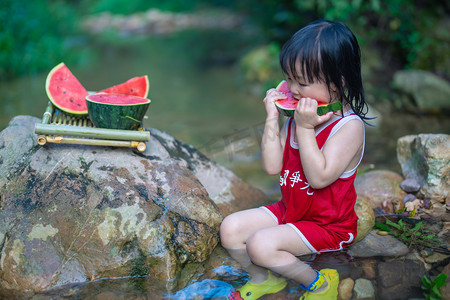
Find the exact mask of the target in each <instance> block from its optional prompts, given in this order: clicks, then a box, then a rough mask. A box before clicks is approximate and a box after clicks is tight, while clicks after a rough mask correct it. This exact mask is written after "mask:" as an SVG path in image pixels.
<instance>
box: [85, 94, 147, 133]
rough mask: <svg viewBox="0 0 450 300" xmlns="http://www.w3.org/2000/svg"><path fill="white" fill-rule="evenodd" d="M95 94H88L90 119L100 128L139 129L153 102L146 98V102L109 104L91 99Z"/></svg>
mask: <svg viewBox="0 0 450 300" xmlns="http://www.w3.org/2000/svg"><path fill="white" fill-rule="evenodd" d="M95 95H96V94H94V95H89V96H86V102H87V106H88V112H89V119H90V120H91V121H92V123H93V124H94V125H95V127H98V128H108V129H121V130H135V129H138V128H139V127H140V126H141V123H142V120H143V119H144V116H145V114H146V112H147V110H148V107H149V106H150V103H151V100H150V99H146V100H148V101H147V102H144V103H130V104H109V103H103V102H97V101H95V100H91V99H90V97H92V96H95ZM133 97H137V96H133ZM137 98H142V97H137Z"/></svg>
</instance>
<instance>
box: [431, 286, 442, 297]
mask: <svg viewBox="0 0 450 300" xmlns="http://www.w3.org/2000/svg"><path fill="white" fill-rule="evenodd" d="M431 292H432V293H433V294H434V295H436V296H437V297H438V299H441V298H442V295H441V292H440V291H439V289H438V288H437V286H433V287H432V288H431ZM433 294H431V295H430V296H433Z"/></svg>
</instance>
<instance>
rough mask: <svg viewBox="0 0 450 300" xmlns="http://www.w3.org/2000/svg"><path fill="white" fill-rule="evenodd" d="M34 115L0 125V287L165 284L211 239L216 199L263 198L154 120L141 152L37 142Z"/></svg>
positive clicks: (199, 257) (222, 202)
mask: <svg viewBox="0 0 450 300" xmlns="http://www.w3.org/2000/svg"><path fill="white" fill-rule="evenodd" d="M39 121H40V120H39V119H36V118H32V117H24V116H21V117H16V118H14V119H13V120H12V121H11V122H10V124H9V126H8V127H7V128H6V129H5V130H3V131H2V132H1V133H0V141H1V143H2V145H4V147H2V148H1V149H0V157H2V158H3V163H2V164H1V165H0V174H1V176H0V189H1V190H2V194H1V199H0V205H1V210H0V244H1V245H2V248H1V258H2V263H1V264H0V279H1V280H0V288H3V289H16V290H22V291H25V290H33V291H41V290H47V289H50V288H57V287H58V286H61V285H64V284H69V283H80V282H86V281H89V280H94V279H100V278H105V277H108V278H118V277H127V276H131V277H134V276H142V275H150V277H151V278H153V280H156V281H158V280H159V281H160V282H161V283H162V285H164V284H165V285H166V286H167V287H168V288H169V287H170V286H172V285H175V284H176V280H174V279H176V278H177V274H179V272H180V271H181V270H182V269H183V267H184V266H187V265H189V264H191V263H196V262H201V261H204V260H206V259H207V258H208V256H209V254H210V253H211V251H212V250H213V249H214V248H215V246H216V245H217V244H218V240H219V235H218V229H219V225H220V222H221V221H222V219H223V214H222V213H221V210H220V209H219V206H220V207H222V208H223V211H231V210H232V209H231V208H230V207H231V206H232V205H233V203H235V202H238V201H242V202H244V201H243V200H244V199H245V202H246V203H245V205H244V206H252V205H253V206H258V205H260V204H259V203H258V200H261V199H262V200H265V199H266V198H265V197H264V195H263V193H262V192H260V191H258V190H256V189H254V188H252V187H250V186H247V185H246V184H245V183H244V182H242V180H240V179H238V178H237V177H236V176H235V175H234V174H233V173H231V172H229V171H228V170H226V169H225V168H223V167H220V166H218V165H216V164H214V163H213V162H211V161H210V160H208V159H207V158H206V157H205V156H203V155H202V154H201V153H199V152H198V151H196V150H195V149H194V148H193V147H191V146H188V145H185V144H183V143H182V142H180V141H177V140H175V139H174V138H173V137H171V136H169V135H168V134H166V133H164V132H161V131H159V130H156V129H151V130H150V131H151V140H150V142H149V143H148V145H147V150H146V151H145V152H144V153H135V152H133V151H132V150H131V149H129V148H112V147H96V146H82V145H57V144H48V145H46V146H45V147H41V146H38V145H37V144H36V142H35V141H36V137H35V135H34V133H33V128H34V123H36V122H39ZM208 174H209V178H207V179H205V177H208ZM221 175H223V176H221ZM215 184H219V185H220V187H216V186H215ZM250 196H255V199H249V198H248V197H250ZM258 197H259V198H258ZM214 200H216V201H217V202H218V203H215V202H214Z"/></svg>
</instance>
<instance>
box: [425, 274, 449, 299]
mask: <svg viewBox="0 0 450 300" xmlns="http://www.w3.org/2000/svg"><path fill="white" fill-rule="evenodd" d="M446 280H447V274H445V273H441V274H439V276H438V277H436V278H435V279H434V280H433V281H431V280H430V279H429V278H428V277H427V276H423V277H422V290H423V295H424V296H425V298H426V299H427V300H438V299H442V294H441V291H440V288H441V287H443V286H444V285H445V282H446Z"/></svg>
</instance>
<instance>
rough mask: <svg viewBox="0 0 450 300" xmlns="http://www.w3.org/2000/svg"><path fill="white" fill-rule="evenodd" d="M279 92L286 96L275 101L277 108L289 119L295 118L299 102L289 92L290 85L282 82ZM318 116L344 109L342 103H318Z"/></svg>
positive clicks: (279, 85) (278, 87)
mask: <svg viewBox="0 0 450 300" xmlns="http://www.w3.org/2000/svg"><path fill="white" fill-rule="evenodd" d="M276 89H277V90H279V91H280V92H282V93H283V94H285V95H286V98H285V99H280V100H276V101H275V106H276V107H277V109H278V111H279V112H280V113H281V114H283V115H285V116H288V117H292V116H294V111H295V108H296V107H297V104H298V100H297V99H296V98H295V97H294V95H293V94H292V92H291V91H290V90H289V87H288V84H287V82H286V81H285V80H282V81H281V82H280V83H279V84H278V86H277V87H276ZM317 102H318V103H317V114H318V115H323V114H325V113H327V112H329V111H337V110H339V109H341V108H342V104H341V102H340V101H337V102H333V103H326V102H322V101H317Z"/></svg>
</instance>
